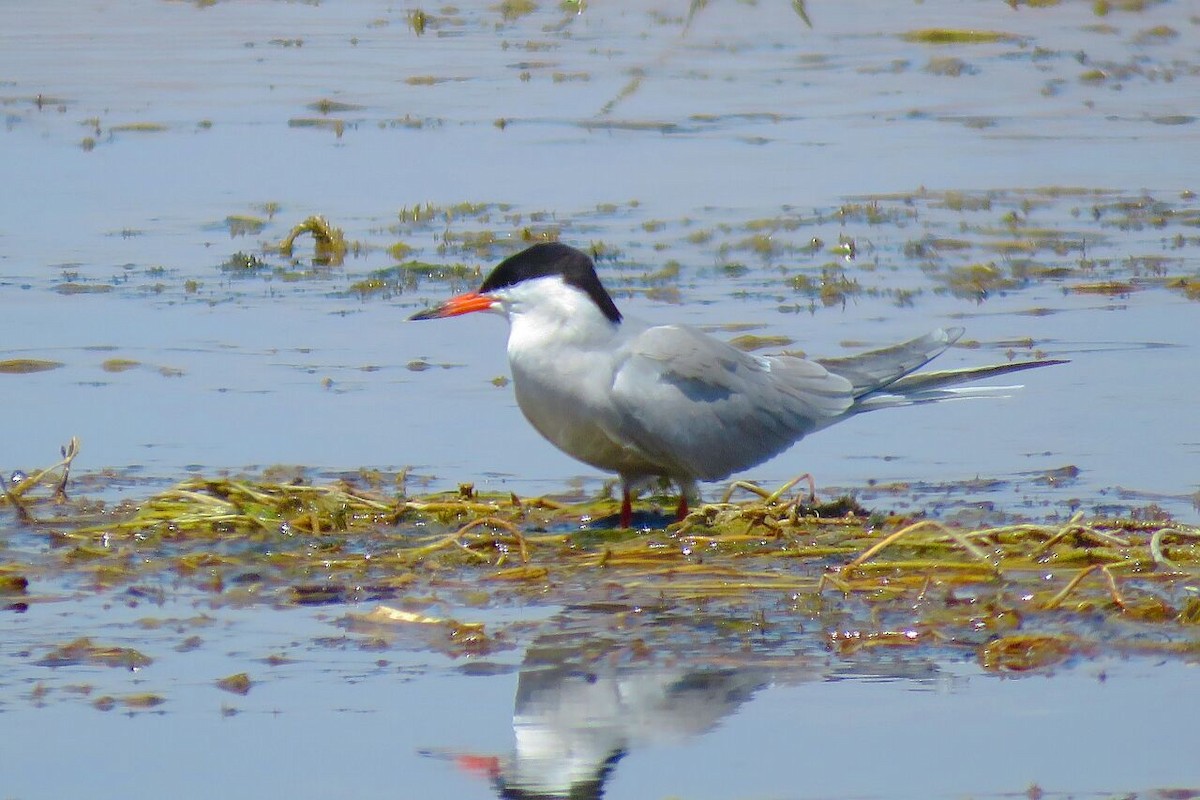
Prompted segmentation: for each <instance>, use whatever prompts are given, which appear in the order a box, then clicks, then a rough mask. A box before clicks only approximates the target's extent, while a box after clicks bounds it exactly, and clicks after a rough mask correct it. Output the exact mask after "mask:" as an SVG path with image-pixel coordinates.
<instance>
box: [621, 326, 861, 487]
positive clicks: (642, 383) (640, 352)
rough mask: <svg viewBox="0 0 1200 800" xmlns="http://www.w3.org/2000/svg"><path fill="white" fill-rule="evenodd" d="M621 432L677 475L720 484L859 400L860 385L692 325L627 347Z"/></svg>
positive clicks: (651, 332)
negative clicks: (752, 350) (856, 397)
mask: <svg viewBox="0 0 1200 800" xmlns="http://www.w3.org/2000/svg"><path fill="white" fill-rule="evenodd" d="M622 350H623V352H622V354H621V358H620V359H619V361H618V364H617V367H616V370H615V372H614V375H613V387H612V397H613V402H614V406H615V409H616V411H617V412H618V414H617V415H616V419H615V421H614V423H613V424H615V425H616V426H617V427H618V428H619V429H618V430H616V431H614V433H615V434H616V435H617V436H618V437H624V438H626V439H627V440H629V441H632V442H634V443H635V444H636V446H637V447H638V449H639V450H641V451H643V452H644V453H645V454H646V455H647V457H648V458H650V459H652V460H654V461H656V462H658V463H661V464H662V465H663V468H664V472H665V473H667V474H671V475H673V476H680V477H688V478H693V479H698V480H704V481H712V480H720V479H722V478H725V477H727V476H729V475H730V474H731V473H733V472H737V471H739V470H743V469H747V468H749V467H752V466H754V465H756V464H759V463H761V462H763V461H765V460H767V459H768V458H770V457H771V456H774V455H776V454H778V453H780V452H782V451H784V450H786V449H787V448H788V447H790V446H791V445H792V444H793V443H795V442H796V441H797V440H798V439H800V438H801V437H803V436H804V435H805V434H806V433H808V432H809V431H811V430H813V429H814V428H816V427H819V426H820V424H821V422H822V421H824V420H825V419H827V418H830V417H837V416H839V415H841V414H843V413H845V412H846V411H847V410H848V409H849V408H850V406H851V405H852V404H853V400H854V398H853V386H852V384H851V382H850V381H848V380H846V379H845V378H843V377H840V376H838V375H835V374H833V373H831V372H830V371H829V370H827V369H826V368H825V367H823V366H821V365H820V364H817V363H815V362H812V361H806V360H804V359H800V358H792V357H787V356H777V357H769V358H763V357H759V356H754V355H751V354H748V353H744V352H742V351H740V350H738V349H736V348H734V347H732V346H730V345H728V344H725V343H724V342H720V341H718V340H716V339H713V338H711V337H709V336H707V335H705V334H704V333H702V332H700V331H698V330H696V329H694V328H690V327H687V326H683V325H663V326H658V327H653V328H647V329H646V330H645V331H643V332H642V333H640V334H639V335H637V336H636V337H635V338H633V339H631V340H630V341H629V342H627V343H626V345H625V346H624V348H622Z"/></svg>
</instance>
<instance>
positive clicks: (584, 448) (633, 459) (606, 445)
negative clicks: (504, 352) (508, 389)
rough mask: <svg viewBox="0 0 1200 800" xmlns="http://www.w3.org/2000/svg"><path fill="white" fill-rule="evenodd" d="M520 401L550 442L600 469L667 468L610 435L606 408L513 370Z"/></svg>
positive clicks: (651, 471)
mask: <svg viewBox="0 0 1200 800" xmlns="http://www.w3.org/2000/svg"><path fill="white" fill-rule="evenodd" d="M514 379H515V380H514V382H513V383H514V388H515V390H516V396H517V405H518V406H520V408H521V412H522V413H523V414H524V415H525V418H526V419H527V420H529V423H530V424H531V425H533V427H534V428H535V429H536V430H537V432H538V433H540V434H541V435H542V436H544V437H545V438H546V439H547V440H548V441H549V442H550V443H551V444H553V445H554V446H555V447H557V448H558V449H559V450H562V451H563V452H564V453H566V454H567V455H569V456H571V457H572V458H575V459H578V460H579V461H582V462H583V463H585V464H589V465H591V466H593V467H596V468H597V469H602V470H606V471H608V472H616V473H619V474H622V475H658V474H662V473H663V472H664V470H663V469H662V467H661V465H658V464H656V463H654V462H652V461H651V460H649V459H648V458H647V457H646V456H645V455H644V454H643V453H641V452H640V451H638V450H637V449H636V448H635V447H634V446H632V445H631V444H629V443H623V442H620V441H618V440H616V439H614V438H613V437H612V436H610V435H609V432H608V429H607V428H606V426H605V424H604V420H603V417H604V410H603V409H600V408H597V407H595V406H594V405H593V404H589V403H587V402H586V401H583V400H581V398H580V397H578V396H577V395H576V394H574V393H565V392H562V391H560V390H559V388H558V387H557V386H552V385H547V384H546V383H544V382H542V383H538V384H537V386H536V389H534V390H532V391H531V390H530V387H529V382H528V381H524V382H523V381H521V380H520V378H519V377H518V376H517V375H515V374H514Z"/></svg>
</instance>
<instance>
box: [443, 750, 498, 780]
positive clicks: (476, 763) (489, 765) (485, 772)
mask: <svg viewBox="0 0 1200 800" xmlns="http://www.w3.org/2000/svg"><path fill="white" fill-rule="evenodd" d="M454 763H455V764H457V765H458V768H459V769H461V770H462V771H463V772H468V773H470V774H472V775H476V776H478V777H480V778H487V779H488V780H493V781H494V780H495V779H496V778H498V777H500V759H499V758H497V757H496V756H475V755H470V754H464V755H457V756H455V757H454Z"/></svg>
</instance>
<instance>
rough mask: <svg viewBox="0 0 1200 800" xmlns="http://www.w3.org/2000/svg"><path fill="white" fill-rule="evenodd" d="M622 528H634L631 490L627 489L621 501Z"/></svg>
mask: <svg viewBox="0 0 1200 800" xmlns="http://www.w3.org/2000/svg"><path fill="white" fill-rule="evenodd" d="M620 525H621V527H622V528H632V527H633V502H632V501H631V500H630V499H629V489H625V490H624V493H623V494H622V499H621V522H620Z"/></svg>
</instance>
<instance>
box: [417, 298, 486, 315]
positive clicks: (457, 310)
mask: <svg viewBox="0 0 1200 800" xmlns="http://www.w3.org/2000/svg"><path fill="white" fill-rule="evenodd" d="M494 304H495V300H493V299H492V298H491V297H489V296H487V295H486V294H480V293H479V292H467V293H466V294H460V295H458V296H457V297H451V298H450V299H449V300H447V301H446V302H444V303H442V304H441V305H437V306H434V307H433V308H427V309H425V310H424V311H418V312H417V313H416V314H413V315H412V316H411V317H409V319H441V318H442V317H457V316H458V315H460V314H470V313H471V312H472V311H487V310H488V309H490V308H491V307H492V306H493V305H494Z"/></svg>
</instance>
